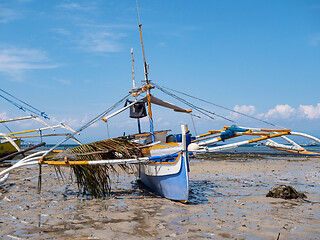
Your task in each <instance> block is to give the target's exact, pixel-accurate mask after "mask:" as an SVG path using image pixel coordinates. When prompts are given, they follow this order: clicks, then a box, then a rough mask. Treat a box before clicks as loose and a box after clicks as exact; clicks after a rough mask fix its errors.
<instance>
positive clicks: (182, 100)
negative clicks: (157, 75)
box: [153, 83, 235, 123]
mask: <svg viewBox="0 0 320 240" xmlns="http://www.w3.org/2000/svg"><path fill="white" fill-rule="evenodd" d="M153 84H154V86H155V87H156V88H157V89H159V90H160V91H162V92H163V93H165V94H167V95H169V96H171V97H173V98H175V99H177V100H179V101H180V102H182V103H184V104H186V105H187V106H189V107H191V108H193V109H195V110H197V111H198V112H200V113H202V114H203V115H205V116H207V117H209V118H211V119H213V120H214V118H213V117H212V116H211V115H209V114H212V115H215V116H217V117H220V118H223V119H225V120H227V121H229V122H232V123H235V121H233V120H231V119H229V118H226V117H224V116H221V115H219V114H216V113H214V112H211V111H209V110H206V109H204V108H201V107H198V106H196V105H194V104H192V103H190V102H188V101H186V100H185V99H183V98H180V97H178V96H177V95H175V94H173V93H171V92H169V91H167V90H165V89H163V88H162V87H160V86H159V85H157V84H155V83H153Z"/></svg>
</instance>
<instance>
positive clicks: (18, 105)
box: [0, 89, 50, 119]
mask: <svg viewBox="0 0 320 240" xmlns="http://www.w3.org/2000/svg"><path fill="white" fill-rule="evenodd" d="M0 91H1V92H4V93H5V94H7V95H9V96H10V97H12V98H13V99H16V100H18V101H19V102H21V103H23V104H24V105H26V106H28V107H30V108H31V109H29V108H27V107H24V106H22V105H20V104H18V103H16V102H14V101H12V100H10V99H8V98H6V97H5V96H3V95H2V94H0V97H2V98H3V99H5V100H6V101H8V102H10V103H11V104H13V105H14V106H16V107H17V108H19V109H20V110H22V111H24V112H30V113H33V114H36V115H40V116H42V117H43V118H45V119H50V118H49V117H48V115H47V114H46V113H45V112H41V111H40V110H38V109H36V108H35V107H33V106H31V105H30V104H28V103H26V102H24V101H22V100H20V99H18V98H16V97H15V96H13V95H12V94H10V93H8V92H6V91H4V90H3V89H0ZM32 109H33V110H32Z"/></svg>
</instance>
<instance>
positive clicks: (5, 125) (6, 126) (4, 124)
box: [0, 118, 12, 133]
mask: <svg viewBox="0 0 320 240" xmlns="http://www.w3.org/2000/svg"><path fill="white" fill-rule="evenodd" d="M0 120H3V119H2V118H0ZM2 124H3V126H4V127H5V128H6V129H7V130H8V131H9V132H10V133H12V131H11V129H10V128H9V127H8V125H7V124H6V123H5V122H3V123H2Z"/></svg>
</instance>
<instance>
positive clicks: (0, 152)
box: [0, 139, 21, 158]
mask: <svg viewBox="0 0 320 240" xmlns="http://www.w3.org/2000/svg"><path fill="white" fill-rule="evenodd" d="M13 143H14V144H12V142H10V141H1V142H0V158H2V157H4V156H7V155H9V154H12V153H15V152H17V151H19V149H20V147H21V139H13ZM15 146H17V148H18V149H17V148H16V147H15Z"/></svg>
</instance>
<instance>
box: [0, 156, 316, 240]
mask: <svg viewBox="0 0 320 240" xmlns="http://www.w3.org/2000/svg"><path fill="white" fill-rule="evenodd" d="M190 167H191V172H190V202H189V203H188V204H183V203H180V202H174V201H170V200H167V199H164V198H161V197H158V196H157V195H155V194H153V193H152V192H150V191H148V190H147V189H145V188H144V187H143V186H142V185H140V184H139V183H137V182H136V181H135V178H134V176H132V175H126V174H119V175H115V176H114V177H113V180H112V181H113V184H112V188H113V191H112V194H111V196H110V198H109V199H94V200H90V199H87V198H86V197H83V196H78V195H77V188H76V184H75V183H72V184H71V181H70V179H69V171H68V170H67V169H65V170H64V173H65V177H66V179H65V181H64V182H59V180H58V178H57V176H56V173H55V171H54V168H52V167H43V169H42V173H43V176H42V192H41V194H37V182H38V168H37V167H28V168H21V169H18V170H16V171H15V172H14V173H13V174H11V175H10V178H9V180H8V181H7V183H6V184H5V186H4V187H2V188H0V203H1V205H0V216H1V218H0V238H1V239H28V238H30V239H141V238H143V239H186V238H190V239H205V238H209V239H277V237H279V239H320V203H319V201H320V159H319V158H305V157H300V158H297V157H276V156H273V157H270V156H250V157H249V156H240V155H230V156H229V155H228V156H226V155H217V156H211V157H209V158H206V159H200V160H192V162H191V166H190ZM0 170H1V168H0ZM280 184H286V185H290V186H293V187H294V188H295V189H296V190H298V191H302V192H304V193H305V194H306V195H307V197H308V198H307V200H308V201H304V200H284V199H275V198H267V197H265V195H266V194H267V192H268V191H269V190H270V189H271V188H272V187H274V186H277V185H280ZM279 233H280V236H279Z"/></svg>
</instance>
